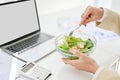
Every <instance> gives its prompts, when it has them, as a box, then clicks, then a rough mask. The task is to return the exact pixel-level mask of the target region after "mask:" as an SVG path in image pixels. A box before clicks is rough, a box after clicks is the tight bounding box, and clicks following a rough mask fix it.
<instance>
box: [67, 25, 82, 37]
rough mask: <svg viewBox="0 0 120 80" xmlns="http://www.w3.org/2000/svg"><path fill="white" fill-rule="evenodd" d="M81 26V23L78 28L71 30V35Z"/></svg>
mask: <svg viewBox="0 0 120 80" xmlns="http://www.w3.org/2000/svg"><path fill="white" fill-rule="evenodd" d="M80 27H81V25H79V26H78V27H77V28H75V29H74V30H73V31H71V32H70V33H69V36H71V35H72V34H73V33H74V31H76V30H77V29H79V28H80Z"/></svg>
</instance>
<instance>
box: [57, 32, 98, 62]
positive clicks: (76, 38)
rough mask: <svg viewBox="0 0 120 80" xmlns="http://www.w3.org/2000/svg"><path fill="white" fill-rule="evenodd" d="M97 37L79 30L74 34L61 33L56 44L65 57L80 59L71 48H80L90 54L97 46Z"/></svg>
mask: <svg viewBox="0 0 120 80" xmlns="http://www.w3.org/2000/svg"><path fill="white" fill-rule="evenodd" d="M96 42H97V41H96V38H95V37H94V36H92V35H90V34H87V33H84V32H77V33H75V34H73V35H69V34H61V35H59V36H57V37H56V39H55V46H56V49H57V51H58V52H59V53H61V54H62V55H63V57H65V58H68V59H71V60H75V59H78V58H79V57H77V56H76V55H74V54H72V53H71V52H70V49H71V48H74V49H76V50H78V51H79V52H80V53H83V54H86V55H88V56H89V55H90V54H92V53H93V51H94V50H95V48H96Z"/></svg>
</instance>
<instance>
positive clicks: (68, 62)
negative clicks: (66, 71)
mask: <svg viewBox="0 0 120 80" xmlns="http://www.w3.org/2000/svg"><path fill="white" fill-rule="evenodd" d="M62 60H63V62H64V63H65V64H71V63H72V61H71V60H69V59H67V58H62Z"/></svg>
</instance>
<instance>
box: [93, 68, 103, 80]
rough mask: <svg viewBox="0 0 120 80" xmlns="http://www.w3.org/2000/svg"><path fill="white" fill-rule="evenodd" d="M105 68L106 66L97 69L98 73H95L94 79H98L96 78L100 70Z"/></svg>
mask: <svg viewBox="0 0 120 80" xmlns="http://www.w3.org/2000/svg"><path fill="white" fill-rule="evenodd" d="M103 69H104V67H99V68H98V69H97V71H96V73H95V74H94V76H93V78H92V80H96V78H97V77H98V75H99V74H100V72H101V71H102V70H103Z"/></svg>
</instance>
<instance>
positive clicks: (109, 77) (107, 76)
mask: <svg viewBox="0 0 120 80" xmlns="http://www.w3.org/2000/svg"><path fill="white" fill-rule="evenodd" d="M94 80H120V75H118V74H117V73H115V72H113V71H111V70H109V69H107V68H104V69H103V70H101V72H100V73H99V74H98V75H97V77H96V78H95V79H94Z"/></svg>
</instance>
